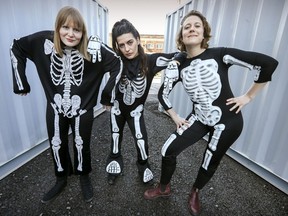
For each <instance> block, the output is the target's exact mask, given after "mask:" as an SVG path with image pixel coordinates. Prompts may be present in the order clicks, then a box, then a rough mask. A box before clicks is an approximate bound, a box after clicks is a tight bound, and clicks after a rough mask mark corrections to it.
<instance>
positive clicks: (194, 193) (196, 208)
mask: <svg viewBox="0 0 288 216" xmlns="http://www.w3.org/2000/svg"><path fill="white" fill-rule="evenodd" d="M188 209H189V212H190V213H191V214H192V215H195V216H196V215H199V213H200V201H199V189H198V188H195V187H193V188H192V190H191V193H190V195H189V200H188Z"/></svg>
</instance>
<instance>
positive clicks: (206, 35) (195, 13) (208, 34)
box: [176, 10, 212, 51]
mask: <svg viewBox="0 0 288 216" xmlns="http://www.w3.org/2000/svg"><path fill="white" fill-rule="evenodd" d="M190 16H198V17H199V18H200V19H201V20H202V23H203V28H204V35H203V36H204V39H203V41H202V43H201V48H205V49H207V48H208V47H209V44H208V42H209V40H210V38H211V37H212V35H211V27H210V25H209V23H208V21H207V20H206V17H204V16H203V15H202V14H201V13H200V12H199V11H196V10H191V11H190V12H189V13H188V14H186V15H185V16H184V17H183V19H182V21H181V23H180V29H179V31H178V33H177V36H176V44H177V48H178V49H179V50H180V51H187V50H186V47H185V44H184V43H183V37H182V31H183V23H184V22H185V20H186V19H187V18H188V17H190Z"/></svg>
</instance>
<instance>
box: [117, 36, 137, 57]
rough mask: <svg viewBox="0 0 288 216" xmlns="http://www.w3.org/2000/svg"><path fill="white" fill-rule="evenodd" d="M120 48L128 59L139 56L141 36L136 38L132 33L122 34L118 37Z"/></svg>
mask: <svg viewBox="0 0 288 216" xmlns="http://www.w3.org/2000/svg"><path fill="white" fill-rule="evenodd" d="M117 44H118V48H119V50H120V51H121V53H122V54H123V55H124V56H125V57H126V58H127V59H133V58H135V57H136V56H138V45H139V44H140V41H139V38H137V39H136V38H135V37H134V36H133V34H132V33H126V34H122V35H120V36H118V37H117Z"/></svg>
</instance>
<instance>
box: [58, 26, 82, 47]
mask: <svg viewBox="0 0 288 216" xmlns="http://www.w3.org/2000/svg"><path fill="white" fill-rule="evenodd" d="M82 34H83V32H82V31H81V30H80V29H78V28H76V27H75V25H74V23H73V22H67V21H66V22H65V23H64V24H63V25H62V26H61V28H60V30H59V35H60V39H61V41H62V43H64V44H65V45H66V46H68V47H75V46H77V45H78V44H79V43H80V41H81V38H82Z"/></svg>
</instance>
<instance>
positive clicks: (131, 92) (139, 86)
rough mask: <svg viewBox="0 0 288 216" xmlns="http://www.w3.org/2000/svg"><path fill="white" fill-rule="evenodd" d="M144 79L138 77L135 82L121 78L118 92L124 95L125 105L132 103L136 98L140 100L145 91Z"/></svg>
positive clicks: (124, 77)
mask: <svg viewBox="0 0 288 216" xmlns="http://www.w3.org/2000/svg"><path fill="white" fill-rule="evenodd" d="M146 84H147V81H146V78H145V77H144V76H138V77H137V78H136V79H135V80H129V79H127V77H126V76H123V77H122V79H121V82H120V85H119V90H120V92H121V93H123V94H124V97H123V100H124V103H125V104H126V105H131V104H133V103H134V101H135V99H136V98H140V97H141V96H142V95H143V94H144V92H145V89H146Z"/></svg>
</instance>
